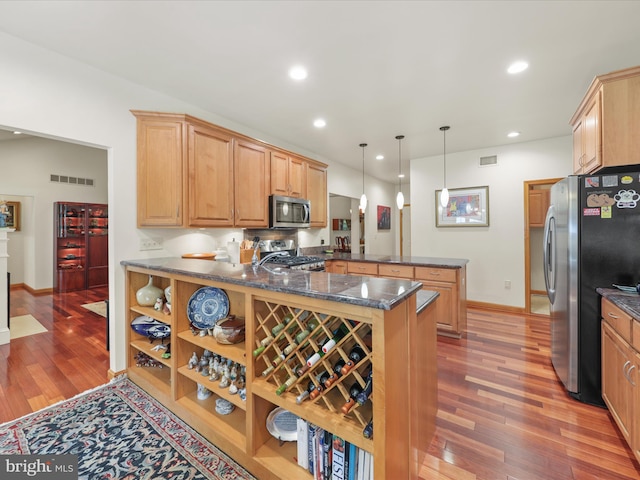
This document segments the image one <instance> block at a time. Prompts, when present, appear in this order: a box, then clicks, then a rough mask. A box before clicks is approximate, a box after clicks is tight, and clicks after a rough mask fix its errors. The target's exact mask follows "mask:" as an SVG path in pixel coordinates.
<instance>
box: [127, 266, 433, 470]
mask: <svg viewBox="0 0 640 480" xmlns="http://www.w3.org/2000/svg"><path fill="white" fill-rule="evenodd" d="M122 265H123V266H124V267H125V269H126V293H125V298H126V318H127V321H128V322H131V321H133V320H134V319H136V318H138V317H140V316H148V317H150V318H151V319H155V320H158V321H160V322H162V323H164V324H166V325H168V326H170V328H171V333H170V342H169V341H165V342H166V343H170V345H171V355H170V358H164V357H163V355H162V353H163V352H162V351H160V352H159V351H157V350H154V349H153V347H154V344H153V343H150V342H149V340H148V338H147V337H146V336H144V335H142V334H140V333H137V332H136V331H133V330H132V329H130V328H127V335H128V338H127V350H128V352H129V353H128V360H127V366H128V369H127V373H128V375H129V377H130V378H131V380H132V381H134V382H135V383H137V384H138V385H140V386H141V387H142V388H144V389H145V390H147V391H148V392H149V393H151V394H152V395H154V396H155V397H156V398H158V400H159V401H161V402H162V403H163V404H165V405H166V406H167V407H168V408H170V409H171V410H172V411H174V412H175V413H176V414H177V415H178V416H180V417H181V418H182V419H183V420H185V421H186V422H187V423H189V424H190V425H191V426H193V427H194V428H195V429H196V430H198V431H199V432H200V433H201V434H203V435H204V436H205V437H206V438H208V439H209V440H210V441H212V443H214V444H215V445H216V446H218V447H219V448H221V449H222V450H223V451H225V452H227V453H228V454H229V455H230V456H231V457H233V458H234V459H235V460H236V461H238V462H239V463H240V464H242V465H243V466H245V467H246V468H247V469H248V470H250V471H251V472H252V473H253V474H254V475H256V476H257V477H258V478H260V479H268V478H282V479H289V478H302V479H304V478H309V479H311V478H312V475H311V474H310V473H308V472H307V471H306V470H304V469H303V468H301V467H300V466H298V464H297V461H296V457H297V450H296V442H279V440H278V439H277V438H275V437H274V436H273V435H272V433H270V432H269V429H268V427H267V417H268V416H269V414H270V413H271V412H272V411H274V409H276V408H277V407H281V408H283V409H285V410H287V411H289V412H291V413H293V414H294V415H296V416H298V417H301V418H303V419H305V420H306V421H307V422H309V423H312V424H314V425H317V426H319V427H321V428H322V429H324V430H326V431H328V432H331V433H333V434H335V435H339V436H340V437H341V438H342V439H344V440H345V441H347V442H349V443H352V444H354V445H356V446H357V447H358V448H360V449H362V450H365V451H367V452H370V453H371V454H372V455H373V462H374V470H375V478H376V480H378V479H383V480H384V479H395V478H411V479H417V478H418V470H419V468H420V466H421V464H422V461H423V459H424V456H425V454H426V450H427V448H428V446H429V444H430V441H431V438H432V436H433V433H434V430H435V415H436V411H437V364H436V309H437V305H438V302H439V301H440V299H439V295H438V293H437V292H431V291H428V290H424V289H422V288H421V284H420V283H418V282H414V281H411V280H407V279H401V278H396V279H390V278H371V277H367V276H356V275H342V274H335V273H326V272H308V271H295V270H287V269H282V268H278V267H275V268H274V267H272V266H269V265H268V264H266V265H264V266H255V267H254V266H251V265H236V264H230V263H222V262H209V261H202V260H193V259H179V258H159V259H144V260H130V261H123V262H122ZM150 278H151V282H152V283H153V284H154V285H155V286H156V287H159V288H161V289H163V290H165V289H167V287H171V293H170V298H171V310H170V313H163V311H162V310H155V309H154V308H153V307H151V306H141V305H139V304H138V302H137V296H136V292H137V291H138V290H139V289H141V288H143V287H144V286H145V285H147V284H148V283H149V280H150ZM203 289H215V290H216V291H219V290H222V291H223V292H224V297H225V298H226V299H227V300H226V302H227V304H228V313H229V315H235V316H236V317H242V318H244V319H245V339H244V341H242V342H240V343H237V344H232V345H224V344H220V343H218V342H217V341H216V340H215V339H214V338H213V337H212V336H209V335H204V336H202V335H200V334H198V331H197V330H196V334H194V329H193V328H192V326H193V325H192V323H193V322H192V321H191V320H192V317H191V316H190V314H188V313H187V312H188V308H189V307H190V305H191V300H192V299H193V298H195V297H197V296H198V292H201V291H202V290H203ZM303 330H307V332H306V336H303V337H302V339H298V338H297V334H298V333H299V332H302V331H303ZM338 331H340V332H341V335H342V336H340V335H337V333H336V332H338ZM274 332H277V333H274ZM332 338H333V339H336V343H335V346H333V347H332V348H331V349H330V350H328V351H327V352H326V353H324V354H323V355H320V359H319V360H318V361H317V363H315V364H312V365H311V367H310V368H309V369H308V370H306V371H305V372H304V373H302V374H301V375H300V374H299V373H298V371H299V369H298V366H299V365H300V366H302V365H305V364H307V365H308V363H307V360H308V359H309V358H310V355H312V354H313V353H316V352H320V351H321V350H320V347H322V346H326V345H327V342H326V340H328V339H332ZM296 340H298V341H297V342H296ZM262 347H264V348H262ZM289 347H291V349H289ZM355 349H359V350H361V351H362V352H363V356H362V357H361V358H360V360H358V361H357V362H356V363H355V364H354V365H353V366H352V368H351V369H349V370H347V371H343V372H342V375H341V376H340V377H338V378H337V379H334V381H333V382H332V383H329V384H328V383H326V382H325V383H324V385H323V386H324V390H321V389H319V388H318V390H321V391H322V393H321V394H320V395H318V396H314V397H313V398H312V397H311V396H310V397H309V398H311V399H307V400H306V401H302V402H300V403H298V402H297V401H296V400H297V399H296V397H298V396H300V395H302V394H304V393H305V392H306V391H308V389H309V383H310V382H311V383H313V384H314V385H315V386H316V387H317V386H320V385H321V384H320V383H319V380H318V379H319V378H320V377H321V374H322V373H323V372H325V371H328V372H329V371H335V366H336V364H337V363H339V362H341V361H343V362H346V361H347V360H349V358H350V357H349V356H348V354H349V353H350V352H352V351H353V350H355ZM285 350H286V351H287V352H288V353H286V354H285V353H284V352H285ZM205 351H209V352H212V353H213V354H214V355H219V356H221V357H224V358H226V359H228V360H229V361H231V362H233V363H234V364H235V365H239V366H240V368H241V370H242V371H243V372H244V373H245V376H246V399H245V400H243V399H242V398H241V397H240V396H239V395H238V394H235V395H234V394H231V393H230V391H229V390H227V389H225V388H222V387H221V386H220V384H219V383H218V382H217V381H215V382H214V381H210V380H209V379H208V378H207V377H206V376H202V375H201V374H200V373H197V372H196V371H195V370H192V369H190V368H189V367H188V364H189V359H190V358H191V357H192V356H193V354H194V353H195V355H196V356H198V357H199V356H201V355H204V352H205ZM140 354H144V355H146V356H147V357H150V358H151V359H152V360H153V361H154V362H156V364H157V365H158V366H156V367H139V366H136V363H137V359H138V358H139V357H140ZM370 374H371V378H372V379H373V388H372V392H371V395H370V396H369V398H368V399H367V400H366V401H364V402H362V404H360V403H358V404H357V405H356V406H355V407H353V408H352V409H351V410H347V411H348V413H346V414H345V413H343V410H342V409H343V407H344V405H345V404H346V403H348V402H349V400H350V399H351V389H352V385H353V384H356V383H357V384H358V385H359V386H360V387H363V388H366V384H367V380H368V378H369V376H370ZM298 375H299V376H298ZM202 387H205V388H206V389H207V390H208V391H210V392H212V394H211V396H210V397H209V398H202V399H201V398H200V396H199V395H198V390H201V389H202ZM221 399H224V400H226V401H227V402H229V403H230V404H232V405H233V409H232V410H233V411H232V412H231V413H230V414H228V415H222V414H219V413H216V405H217V402H218V401H219V400H221ZM370 423H372V424H373V435H372V436H370V437H369V438H367V437H366V436H365V435H364V434H363V433H364V431H365V429H367V427H368V426H369V425H370Z"/></svg>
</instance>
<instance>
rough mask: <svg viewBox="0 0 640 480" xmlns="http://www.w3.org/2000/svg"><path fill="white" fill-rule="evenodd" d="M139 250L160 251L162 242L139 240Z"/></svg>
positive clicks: (148, 239) (147, 239) (146, 239)
mask: <svg viewBox="0 0 640 480" xmlns="http://www.w3.org/2000/svg"><path fill="white" fill-rule="evenodd" d="M140 250H162V240H153V239H151V238H141V239H140Z"/></svg>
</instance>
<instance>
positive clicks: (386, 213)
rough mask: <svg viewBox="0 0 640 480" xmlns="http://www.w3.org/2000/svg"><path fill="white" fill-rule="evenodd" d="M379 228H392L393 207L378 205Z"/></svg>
mask: <svg viewBox="0 0 640 480" xmlns="http://www.w3.org/2000/svg"><path fill="white" fill-rule="evenodd" d="M378 230H391V207H384V206H382V205H378Z"/></svg>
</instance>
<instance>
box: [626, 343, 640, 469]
mask: <svg viewBox="0 0 640 480" xmlns="http://www.w3.org/2000/svg"><path fill="white" fill-rule="evenodd" d="M631 359H632V361H633V366H634V368H630V369H629V371H628V376H629V378H630V379H631V381H632V382H633V384H634V385H633V397H632V399H633V410H632V412H631V414H632V415H633V417H632V419H633V425H631V436H632V438H631V442H630V446H631V450H632V451H633V454H634V455H635V457H636V460H638V461H639V462H640V410H639V409H640V388H638V382H639V381H640V374H639V373H638V368H639V367H640V354H639V353H637V352H634V353H633V356H632V357H631Z"/></svg>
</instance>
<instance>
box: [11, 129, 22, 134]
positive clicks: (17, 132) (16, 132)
mask: <svg viewBox="0 0 640 480" xmlns="http://www.w3.org/2000/svg"><path fill="white" fill-rule="evenodd" d="M13 134H14V135H22V132H19V131H17V130H16V131H15V132H13Z"/></svg>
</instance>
